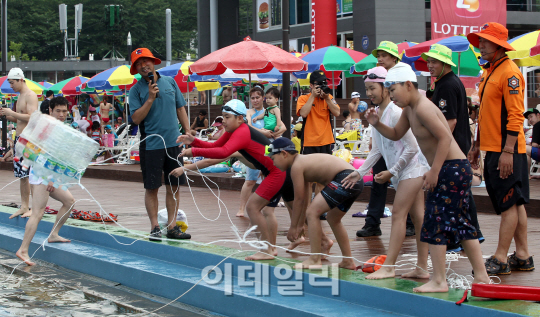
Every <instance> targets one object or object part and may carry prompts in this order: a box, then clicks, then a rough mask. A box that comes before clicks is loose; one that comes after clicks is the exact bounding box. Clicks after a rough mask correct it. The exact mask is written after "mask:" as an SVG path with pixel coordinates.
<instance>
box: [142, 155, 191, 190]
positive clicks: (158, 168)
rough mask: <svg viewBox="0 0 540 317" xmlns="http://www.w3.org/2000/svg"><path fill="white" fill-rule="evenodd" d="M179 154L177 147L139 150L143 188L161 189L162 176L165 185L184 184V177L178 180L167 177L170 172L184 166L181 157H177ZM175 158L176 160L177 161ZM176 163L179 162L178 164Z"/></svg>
mask: <svg viewBox="0 0 540 317" xmlns="http://www.w3.org/2000/svg"><path fill="white" fill-rule="evenodd" d="M181 152H182V151H181V149H180V148H179V147H178V146H175V147H170V148H168V149H159V150H141V151H140V153H139V155H140V159H141V170H142V174H143V182H144V188H145V189H156V188H159V187H161V178H162V177H163V174H165V175H164V177H163V178H164V179H165V185H183V184H185V183H186V176H185V175H182V176H180V177H179V178H178V177H174V176H170V175H169V173H170V172H172V170H174V169H175V168H178V167H180V166H183V165H184V162H183V157H181V156H178V155H180V153H181ZM167 154H168V155H167ZM169 156H170V157H169ZM171 157H172V159H171ZM176 158H178V161H177V160H176ZM178 162H180V164H179V163H178Z"/></svg>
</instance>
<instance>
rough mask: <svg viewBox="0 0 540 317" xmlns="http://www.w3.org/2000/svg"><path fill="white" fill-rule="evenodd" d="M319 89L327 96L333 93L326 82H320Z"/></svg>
mask: <svg viewBox="0 0 540 317" xmlns="http://www.w3.org/2000/svg"><path fill="white" fill-rule="evenodd" d="M317 88H319V89H320V90H322V92H324V93H325V94H327V95H328V94H330V93H331V92H332V89H330V87H328V84H327V83H326V81H323V82H320V83H319V85H318V86H317Z"/></svg>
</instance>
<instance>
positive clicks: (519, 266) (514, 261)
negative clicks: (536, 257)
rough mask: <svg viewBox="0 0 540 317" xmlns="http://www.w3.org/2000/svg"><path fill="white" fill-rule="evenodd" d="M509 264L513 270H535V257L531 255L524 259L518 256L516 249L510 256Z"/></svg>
mask: <svg viewBox="0 0 540 317" xmlns="http://www.w3.org/2000/svg"><path fill="white" fill-rule="evenodd" d="M508 265H509V266H510V270H511V271H534V261H533V257H532V256H530V257H529V258H528V259H526V260H522V259H520V258H518V257H517V256H516V251H514V254H512V255H510V256H508Z"/></svg>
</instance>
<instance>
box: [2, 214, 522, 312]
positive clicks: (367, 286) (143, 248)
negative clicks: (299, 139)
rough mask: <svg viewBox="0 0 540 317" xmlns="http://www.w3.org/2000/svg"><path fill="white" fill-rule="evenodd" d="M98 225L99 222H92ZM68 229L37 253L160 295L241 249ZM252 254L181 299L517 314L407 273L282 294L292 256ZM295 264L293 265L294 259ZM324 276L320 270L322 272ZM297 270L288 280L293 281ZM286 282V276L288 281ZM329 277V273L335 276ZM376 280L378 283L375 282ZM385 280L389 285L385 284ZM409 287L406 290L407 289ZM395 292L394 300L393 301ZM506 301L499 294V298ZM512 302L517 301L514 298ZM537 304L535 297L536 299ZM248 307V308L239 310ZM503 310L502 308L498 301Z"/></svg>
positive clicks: (214, 305) (6, 245)
mask: <svg viewBox="0 0 540 317" xmlns="http://www.w3.org/2000/svg"><path fill="white" fill-rule="evenodd" d="M8 216H9V213H6V212H1V211H0V248H3V249H6V250H9V251H11V252H15V251H16V250H17V249H18V247H19V246H20V243H21V239H22V236H23V234H24V226H25V225H26V221H27V220H26V219H21V218H17V219H11V220H9V219H8ZM46 218H47V219H46V220H45V221H42V222H41V223H40V225H39V226H38V232H37V234H36V237H35V238H34V240H33V243H32V245H31V248H30V252H31V254H32V253H33V252H34V251H35V250H36V248H37V247H38V246H39V245H40V244H41V242H42V241H44V239H45V238H46V237H47V234H48V232H50V230H51V229H52V226H53V223H52V222H51V220H53V219H54V217H46ZM93 227H94V228H95V229H97V228H99V227H100V226H99V225H95V224H93ZM111 231H115V234H113V236H114V238H115V239H116V240H117V241H118V242H120V243H123V244H131V243H132V242H134V239H133V237H130V236H129V234H126V233H125V232H124V233H122V232H121V230H118V229H116V230H115V229H112V230H111ZM61 234H62V235H63V236H65V237H66V238H69V239H72V243H69V244H48V245H46V249H45V251H43V250H40V251H38V252H37V253H36V256H35V257H36V258H39V259H42V260H44V261H47V262H51V263H54V264H57V265H61V266H63V267H65V268H67V269H70V270H74V271H79V272H83V273H86V274H91V275H94V276H97V277H100V278H104V279H107V280H111V281H115V282H118V283H121V284H123V285H126V286H128V287H131V288H134V289H138V290H141V291H144V292H147V293H151V294H155V295H158V296H162V297H166V298H170V299H175V298H177V297H178V296H179V295H181V294H183V293H184V292H185V291H187V290H188V289H190V288H191V287H192V286H193V285H195V284H196V283H197V282H199V280H200V279H201V276H202V275H201V272H202V270H203V269H204V268H205V267H207V266H214V265H216V264H217V263H219V262H220V261H221V260H223V259H224V258H225V257H226V256H227V255H231V254H233V253H235V252H237V250H234V249H229V248H223V247H217V246H200V245H194V244H192V243H189V242H165V241H164V242H161V243H154V242H148V241H137V242H135V243H134V244H131V245H122V244H119V243H117V242H116V241H115V240H114V239H113V237H112V236H110V235H109V234H107V233H106V232H102V231H98V230H92V229H85V228H80V227H75V226H71V225H66V226H64V227H63V228H62V232H61ZM245 255H246V254H242V255H240V254H238V255H235V256H233V257H230V258H229V259H227V260H226V261H224V263H222V264H220V265H219V268H220V269H221V270H222V271H223V272H226V265H229V266H232V272H231V273H232V274H231V275H230V276H229V278H230V279H231V283H232V284H231V285H232V289H233V294H232V295H230V296H227V295H225V294H224V291H225V284H224V283H219V284H213V285H210V284H208V283H206V282H204V281H203V282H200V283H199V284H198V285H197V286H195V287H194V288H193V289H192V290H191V291H190V292H188V293H187V294H186V295H184V296H183V297H182V298H181V300H180V301H181V302H184V303H186V304H189V305H193V306H196V307H200V308H203V309H207V310H210V311H214V312H218V313H220V314H225V315H234V316H253V312H254V311H257V315H260V316H278V315H279V316H293V315H294V316H342V315H343V314H345V315H351V316H352V315H366V316H373V315H377V316H385V315H390V314H392V315H408V316H428V315H432V314H433V313H434V312H437V313H438V314H439V315H441V316H456V315H457V314H466V315H477V314H490V315H493V316H511V315H514V314H512V313H509V312H506V311H501V310H493V309H488V308H485V307H481V306H488V307H489V303H490V302H487V305H486V302H484V301H476V300H471V301H470V302H469V303H470V305H468V304H466V305H462V306H457V305H455V304H454V301H456V300H457V299H459V298H460V297H461V295H462V292H461V291H455V290H451V291H450V292H449V293H445V294H429V295H419V294H414V293H411V291H412V288H413V287H414V286H415V285H416V283H415V282H411V281H408V280H401V279H388V280H385V281H377V282H373V281H368V280H365V279H364V278H363V276H364V274H363V273H359V272H352V271H348V270H340V276H339V280H338V285H339V295H338V296H333V295H332V294H331V291H330V288H329V287H317V286H312V285H310V283H309V282H308V281H310V279H313V278H315V277H317V275H316V274H314V273H306V272H296V271H295V274H294V275H293V276H295V278H296V280H298V276H300V277H301V281H302V291H303V294H302V296H282V295H281V294H280V293H279V290H278V282H279V281H280V280H279V279H278V277H276V275H275V270H274V267H275V266H276V265H278V264H284V263H285V262H283V261H280V260H279V259H278V260H272V261H264V263H253V262H248V261H244V260H242V259H241V258H243V256H245ZM289 265H290V264H289ZM241 266H242V267H249V269H250V270H248V272H247V278H245V280H246V281H250V282H251V281H253V282H254V285H253V286H252V287H245V286H241V285H240V284H241V279H240V278H239V276H244V277H245V276H246V272H243V273H240V271H239V269H238V268H239V267H241ZM257 271H259V272H260V271H262V272H268V273H269V274H268V275H267V276H268V279H266V280H264V278H263V280H262V281H261V280H258V281H254V279H253V277H251V276H250V274H252V273H253V272H257ZM317 278H320V277H317ZM293 280H295V279H293V278H292V277H291V278H290V279H288V281H293ZM281 281H283V279H282V280H281ZM328 281H330V279H329V280H328ZM375 284H377V285H378V286H375ZM381 286H382V287H381ZM257 287H267V288H268V290H269V292H268V295H265V296H259V295H257V293H256V291H255V289H256V288H257ZM402 289H403V290H407V291H401V290H402ZM389 299H391V300H389ZM498 302H499V303H500V301H498ZM505 303H508V304H507V305H504V307H507V308H512V309H513V310H514V311H515V312H518V313H526V312H527V311H528V310H525V308H523V310H522V309H519V310H517V311H516V310H515V309H516V307H520V305H522V306H523V304H522V303H525V302H521V301H511V302H509V301H505ZM510 303H513V304H510ZM531 305H533V304H531ZM240 307H241V309H240ZM499 309H501V308H499Z"/></svg>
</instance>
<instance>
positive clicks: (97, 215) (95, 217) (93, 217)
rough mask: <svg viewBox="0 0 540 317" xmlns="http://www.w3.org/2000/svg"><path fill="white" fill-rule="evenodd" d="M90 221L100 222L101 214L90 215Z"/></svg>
mask: <svg viewBox="0 0 540 317" xmlns="http://www.w3.org/2000/svg"><path fill="white" fill-rule="evenodd" d="M90 220H91V221H101V220H102V218H101V214H100V213H99V212H93V213H92V214H91V215H90Z"/></svg>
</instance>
